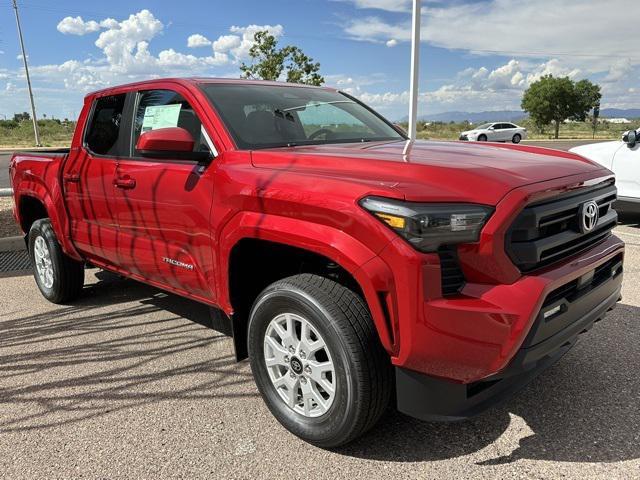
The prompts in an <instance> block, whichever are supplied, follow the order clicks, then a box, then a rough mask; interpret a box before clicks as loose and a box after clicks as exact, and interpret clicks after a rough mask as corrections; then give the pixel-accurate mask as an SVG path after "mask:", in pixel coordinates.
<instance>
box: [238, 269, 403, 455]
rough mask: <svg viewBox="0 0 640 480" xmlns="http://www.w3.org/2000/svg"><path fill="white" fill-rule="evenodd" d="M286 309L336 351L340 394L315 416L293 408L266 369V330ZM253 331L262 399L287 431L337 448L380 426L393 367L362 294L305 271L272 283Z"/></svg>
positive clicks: (252, 354) (256, 311) (253, 318)
mask: <svg viewBox="0 0 640 480" xmlns="http://www.w3.org/2000/svg"><path fill="white" fill-rule="evenodd" d="M282 313H294V314H296V315H299V316H303V317H304V318H305V319H306V320H307V321H308V322H309V323H310V324H311V325H312V326H313V328H315V329H317V331H318V333H319V334H320V335H321V336H322V338H323V339H324V340H325V343H326V345H327V347H328V349H329V351H330V352H331V357H332V360H333V363H334V365H335V372H336V373H335V377H336V378H335V379H336V384H335V385H336V389H335V397H334V399H333V403H332V404H331V406H330V407H329V408H328V410H327V411H326V413H324V414H322V415H321V416H318V417H316V418H310V417H308V416H305V415H302V414H300V413H298V412H296V411H294V410H293V409H292V408H290V407H289V406H288V405H287V404H286V403H285V402H284V401H283V399H282V398H281V397H280V396H279V394H278V392H277V391H276V388H275V387H274V385H273V383H272V381H271V379H270V377H269V372H268V371H267V367H266V362H265V360H264V341H265V340H264V339H265V333H266V331H267V327H268V325H269V323H270V322H271V320H272V319H274V318H275V317H276V316H277V315H279V314H282ZM248 336H249V338H248V345H249V358H250V362H251V369H252V371H253V375H254V378H255V381H256V384H257V386H258V389H259V390H260V393H261V394H262V398H263V399H264V401H265V403H266V404H267V406H268V407H269V410H271V413H272V414H273V415H274V416H275V417H276V419H277V420H278V421H279V422H280V423H281V424H282V425H283V426H284V427H285V428H286V429H287V430H289V431H290V432H291V433H293V434H294V435H296V436H298V437H300V438H301V439H303V440H305V441H307V442H309V443H311V444H314V445H316V446H319V447H322V448H333V447H338V446H341V445H344V444H346V443H349V442H350V441H352V440H354V439H355V438H357V437H358V436H360V435H362V434H363V433H364V432H365V431H367V430H368V429H370V428H371V427H372V426H373V425H375V423H376V422H377V421H378V419H379V418H380V416H381V415H382V413H383V412H384V411H385V409H386V407H387V406H388V404H389V398H390V395H391V390H392V386H393V375H392V373H393V371H392V368H391V364H390V361H389V356H388V354H387V353H386V351H385V350H384V349H383V347H382V345H381V344H380V340H379V337H378V334H377V331H376V329H375V327H374V325H373V321H372V319H371V316H370V314H369V310H368V308H367V306H366V304H365V302H364V301H363V300H362V298H360V296H359V295H357V294H355V293H354V292H353V291H351V290H349V289H348V288H346V287H344V286H342V285H340V284H338V283H336V282H334V281H332V280H329V279H327V278H324V277H320V276H317V275H311V274H301V275H295V276H293V277H289V278H285V279H284V280H280V281H278V282H275V283H273V284H272V285H270V286H269V287H267V288H266V289H265V290H264V291H263V292H262V293H261V294H260V295H259V296H258V298H257V299H256V301H255V303H254V305H253V308H252V310H251V315H250V319H249V332H248ZM292 363H293V362H292ZM292 368H293V367H292ZM290 372H291V370H289V372H288V373H290ZM285 375H286V373H285Z"/></svg>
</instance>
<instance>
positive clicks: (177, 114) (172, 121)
mask: <svg viewBox="0 0 640 480" xmlns="http://www.w3.org/2000/svg"><path fill="white" fill-rule="evenodd" d="M167 127H180V128H184V129H185V130H186V131H187V132H189V133H190V134H191V136H192V137H193V140H194V145H193V151H194V152H211V149H210V148H209V145H208V141H207V140H208V139H207V134H206V132H205V131H204V128H203V126H202V122H201V121H200V119H199V118H198V115H197V114H196V112H195V111H194V110H193V108H192V107H191V105H190V104H189V102H187V100H186V99H185V98H184V97H183V96H182V95H180V94H179V93H177V92H174V91H172V90H146V91H142V92H140V94H139V98H138V107H137V110H136V115H135V118H134V123H133V142H132V145H131V148H132V150H134V152H133V153H134V156H137V154H136V153H137V152H135V146H136V143H137V142H138V138H140V135H141V134H143V133H144V132H147V131H150V130H155V129H158V128H167Z"/></svg>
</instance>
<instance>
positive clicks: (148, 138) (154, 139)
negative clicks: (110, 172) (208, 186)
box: [136, 127, 211, 162]
mask: <svg viewBox="0 0 640 480" xmlns="http://www.w3.org/2000/svg"><path fill="white" fill-rule="evenodd" d="M194 144H195V140H194V139H193V137H192V136H191V134H190V133H189V132H188V131H186V130H185V129H184V128H180V127H168V128H158V129H156V130H150V131H148V132H144V133H143V134H142V135H140V138H138V141H137V143H136V151H137V152H138V153H139V154H140V155H142V156H143V157H150V158H166V159H176V160H194V161H198V162H205V161H208V160H211V154H210V153H208V152H194V151H193V146H194Z"/></svg>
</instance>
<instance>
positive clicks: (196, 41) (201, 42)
mask: <svg viewBox="0 0 640 480" xmlns="http://www.w3.org/2000/svg"><path fill="white" fill-rule="evenodd" d="M209 45H211V40H209V39H208V38H207V37H205V36H204V35H200V34H199V33H194V34H193V35H189V38H188V39H187V47H189V48H198V47H208V46H209Z"/></svg>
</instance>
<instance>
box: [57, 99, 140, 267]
mask: <svg viewBox="0 0 640 480" xmlns="http://www.w3.org/2000/svg"><path fill="white" fill-rule="evenodd" d="M125 103H126V94H124V93H123V94H118V95H106V96H102V97H98V98H96V99H95V100H94V101H93V105H91V106H87V108H91V111H90V113H89V118H88V121H87V128H86V129H85V136H84V139H83V145H82V147H76V148H74V149H73V150H72V151H71V153H70V154H69V159H68V160H67V162H65V164H64V171H63V172H62V181H63V184H64V195H65V201H66V204H67V207H68V208H69V217H70V218H71V237H72V239H73V243H74V244H75V246H76V248H78V250H79V251H81V252H82V253H83V254H84V255H85V256H86V257H87V258H88V259H89V260H94V261H98V262H105V263H108V264H115V265H117V264H118V258H117V254H118V252H117V248H116V241H117V239H116V236H117V233H116V232H117V216H116V212H115V206H114V204H113V202H114V191H113V190H114V189H113V178H114V175H115V171H116V164H117V161H118V160H117V159H118V157H119V156H121V155H123V154H126V152H125V151H124V149H125V148H126V146H125V145H128V142H126V139H125V135H123V129H122V128H121V125H122V120H123V118H124V117H123V115H124V111H125Z"/></svg>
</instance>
